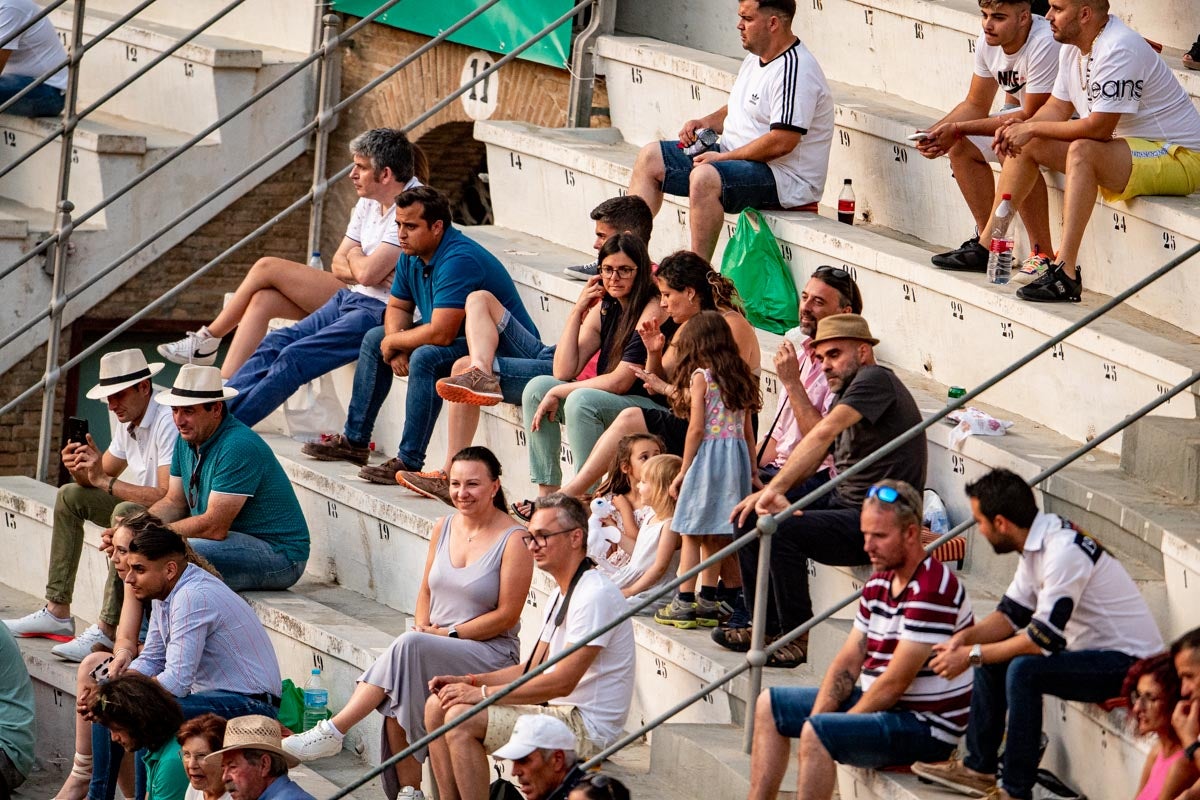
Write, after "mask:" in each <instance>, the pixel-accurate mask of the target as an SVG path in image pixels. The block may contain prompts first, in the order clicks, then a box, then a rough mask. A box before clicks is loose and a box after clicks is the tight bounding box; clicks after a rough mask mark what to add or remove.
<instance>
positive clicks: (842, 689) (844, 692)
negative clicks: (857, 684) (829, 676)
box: [829, 669, 854, 706]
mask: <svg viewBox="0 0 1200 800" xmlns="http://www.w3.org/2000/svg"><path fill="white" fill-rule="evenodd" d="M829 689H830V694H831V695H833V700H834V701H835V702H836V704H837V705H838V706H841V704H842V703H844V702H846V700H848V699H849V698H850V693H851V692H853V691H854V676H853V675H851V674H850V671H849V670H845V669H844V670H842V671H841V672H839V673H838V674H837V675H834V676H833V684H832V685H831V686H830V687H829Z"/></svg>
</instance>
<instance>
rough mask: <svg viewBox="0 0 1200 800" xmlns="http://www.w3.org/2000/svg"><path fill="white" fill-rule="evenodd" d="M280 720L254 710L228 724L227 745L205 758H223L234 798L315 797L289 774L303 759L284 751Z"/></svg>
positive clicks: (227, 785)
mask: <svg viewBox="0 0 1200 800" xmlns="http://www.w3.org/2000/svg"><path fill="white" fill-rule="evenodd" d="M281 740H282V737H281V734H280V730H279V723H278V722H276V721H275V720H273V719H271V718H270V717H263V716H259V715H257V714H251V715H249V716H246V717H234V718H233V719H231V720H229V722H228V724H226V726H225V742H224V744H225V746H224V747H222V748H221V749H220V750H217V751H215V752H213V753H210V754H209V755H208V757H207V758H206V759H205V760H206V761H207V760H212V759H218V760H220V762H221V777H222V779H223V780H224V781H225V788H226V789H227V790H228V791H229V794H230V796H231V797H233V800H315V798H313V796H312V795H311V794H309V793H308V792H306V791H304V790H303V789H301V788H300V787H299V786H298V785H297V784H295V783H293V782H292V779H291V778H289V777H288V774H287V772H288V769H290V768H291V767H295V766H297V765H299V763H300V759H298V758H296V757H295V756H293V755H289V754H288V753H286V752H284V749H283V748H282V747H280V741H281Z"/></svg>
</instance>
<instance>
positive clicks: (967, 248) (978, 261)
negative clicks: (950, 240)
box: [929, 236, 988, 272]
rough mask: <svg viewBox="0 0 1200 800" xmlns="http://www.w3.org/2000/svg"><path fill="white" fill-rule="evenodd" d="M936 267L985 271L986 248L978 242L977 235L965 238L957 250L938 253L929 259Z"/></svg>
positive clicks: (986, 261)
mask: <svg viewBox="0 0 1200 800" xmlns="http://www.w3.org/2000/svg"><path fill="white" fill-rule="evenodd" d="M929 260H930V261H932V262H933V265H934V266H935V267H937V268H938V269H948V270H953V271H955V272H987V263H988V250H987V248H986V247H984V246H983V245H981V244H980V243H979V237H978V236H973V237H972V238H970V239H967V240H966V241H965V242H963V243H962V245H960V246H959V248H958V249H957V250H951V251H949V252H947V253H938V254H937V255H936V256H934V257H933V258H931V259H929Z"/></svg>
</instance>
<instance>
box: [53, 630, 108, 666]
mask: <svg viewBox="0 0 1200 800" xmlns="http://www.w3.org/2000/svg"><path fill="white" fill-rule="evenodd" d="M98 644H102V645H104V646H105V647H107V648H108V649H109V650H111V649H112V648H113V640H112V639H110V638H108V637H107V636H105V635H104V631H102V630H100V626H99V625H93V626H91V627H90V628H88V629H87V630H86V631H84V632H83V633H81V634H79V635H78V636H76V637H75V638H74V639H72V640H71V641H69V642H63V643H62V644H59V645H55V646H54V647H51V648H50V652H51V653H53V654H54V655H56V656H58V657H59V658H62V659H65V660H67V661H74V662H76V663H79V662H80V661H83V660H84V659H85V658H87V657H88V656H89V655H90V654H91V653H92V651H93V650H94V649H95V647H96V645H98Z"/></svg>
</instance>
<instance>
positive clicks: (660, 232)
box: [475, 122, 1200, 453]
mask: <svg viewBox="0 0 1200 800" xmlns="http://www.w3.org/2000/svg"><path fill="white" fill-rule="evenodd" d="M475 130H476V137H477V138H479V139H481V140H482V141H484V142H486V143H487V145H488V151H489V156H488V161H489V165H490V166H489V180H490V185H491V188H492V193H493V197H495V198H496V199H497V202H496V222H497V224H498V225H501V226H503V227H505V228H514V229H517V230H520V231H523V232H525V233H530V234H533V235H535V236H540V237H543V238H547V239H550V240H552V241H554V242H555V243H557V244H562V245H565V246H568V247H575V248H577V249H582V248H583V247H585V246H586V245H585V244H583V242H582V241H581V240H583V239H585V238H586V236H585V234H586V232H587V228H585V227H584V226H581V225H580V224H579V223H578V221H577V220H581V219H585V218H586V215H587V213H588V212H589V211H590V210H591V208H592V207H594V206H595V205H596V204H597V203H599V202H600V201H601V200H603V199H605V198H606V197H610V196H613V195H615V194H617V193H618V192H619V191H621V190H623V187H625V186H627V185H628V182H629V175H630V167H631V165H632V163H633V158H634V148H633V147H632V146H630V145H628V144H627V143H624V142H623V141H621V140H620V138H619V135H618V134H617V132H616V131H613V130H610V129H596V130H585V129H543V128H537V127H535V126H531V125H527V124H525V123H519V122H477V123H476V129H475ZM518 198H520V199H521V200H522V201H523V202H526V203H527V205H529V206H533V207H532V208H530V209H529V211H528V212H523V211H516V210H515V209H516V208H517V205H516V201H517V199H518ZM505 200H509V201H511V202H507V203H506V202H504V201H505ZM681 200H682V203H683V204H681ZM685 203H686V200H684V199H681V198H667V200H666V202H664V204H663V208H662V211H661V212H660V213H659V215H658V218H657V220H656V222H657V225H656V228H655V233H654V237H653V241H652V243H651V253H652V255H654V256H656V257H659V258H661V257H662V255H665V254H666V253H669V252H671V251H672V250H674V249H677V248H679V247H682V246H686V218H687V208H686V205H685ZM506 208H507V209H510V210H507V211H506V210H505V209H506ZM767 219H768V222H769V224H770V225H771V226H772V228H773V232H774V234H775V236H776V238H777V239H778V240H779V243H780V247H781V249H782V251H783V253H784V256H785V259H786V260H787V261H788V262H789V264H790V266H791V269H792V273H793V276H794V277H795V279H796V281H797V285H798V286H803V284H804V282H805V281H806V280H807V277H808V274H809V273H810V272H811V271H812V269H813V268H815V267H816V266H817V265H819V264H822V263H833V264H841V265H843V266H844V267H845V268H846V269H848V270H850V271H852V272H853V273H854V274H855V275H856V277H857V279H858V282H859V284H860V286H861V288H862V291H863V296H864V298H865V309H864V314H865V315H866V317H867V318H868V319H869V320H870V322H871V324H872V330H873V331H874V333H875V335H876V336H877V337H878V338H880V339H881V340H882V344H881V345H880V346H879V348H878V352H879V354H880V355H881V357H882V358H883V359H884V360H886V361H888V362H890V363H892V364H894V365H896V366H899V367H902V368H904V369H907V370H910V371H913V372H919V373H921V374H924V375H927V376H929V377H931V378H934V379H936V380H938V381H939V382H941V383H944V384H946V385H958V386H967V387H970V386H973V385H975V384H976V383H978V382H980V381H982V380H984V379H985V378H988V377H990V376H991V375H993V374H994V373H995V372H997V371H999V370H1000V369H1001V368H1002V367H1004V366H1006V365H1008V364H1009V363H1011V362H1012V361H1013V360H1015V359H1016V358H1017V357H1019V356H1021V355H1023V354H1024V353H1025V352H1027V351H1028V350H1029V349H1031V348H1032V347H1033V346H1035V345H1037V344H1039V343H1041V342H1044V341H1045V339H1046V338H1047V337H1048V336H1050V335H1053V334H1056V333H1058V332H1059V331H1061V330H1062V329H1063V328H1065V327H1066V326H1067V325H1068V324H1069V323H1070V322H1073V321H1075V320H1077V319H1079V318H1080V317H1082V316H1083V315H1084V314H1086V313H1087V311H1088V310H1089V309H1091V308H1095V306H1096V305H1098V304H1099V303H1100V302H1102V299H1101V298H1099V297H1097V296H1096V295H1091V294H1089V296H1088V297H1087V298H1085V300H1084V302H1083V303H1080V304H1077V305H1075V304H1067V305H1065V306H1064V305H1050V306H1047V305H1044V304H1031V303H1024V302H1022V301H1020V300H1017V299H1016V298H1015V297H1014V296H1013V294H1012V289H1011V288H1008V287H996V286H991V285H989V284H986V283H985V281H984V280H983V276H974V275H967V276H964V275H962V274H959V273H950V272H945V271H943V270H937V269H934V268H933V267H932V266H931V265H930V264H929V262H928V256H929V252H928V251H927V250H925V249H922V248H920V247H917V246H914V245H912V244H910V243H907V242H905V241H901V240H899V239H897V238H894V237H893V236H891V235H886V233H887V232H886V231H882V230H881V229H876V228H871V227H868V226H861V225H859V226H847V225H841V224H838V223H836V222H834V221H832V220H829V219H826V218H824V217H819V216H816V215H813V214H803V213H794V212H771V213H768V214H767ZM727 220H728V222H729V225H727V227H732V223H733V217H732V216H727ZM719 261H720V259H719V257H718V258H717V262H718V263H719ZM884 309H886V311H885V310H884ZM916 331H920V332H921V333H920V334H919V335H914V334H915V332H916ZM963 341H975V342H979V343H980V347H979V348H977V349H976V348H964V347H962V346H961V343H962V342H963ZM985 343H987V344H985ZM1198 354H1200V338H1198V337H1196V336H1195V335H1193V334H1191V333H1187V332H1184V331H1181V330H1179V329H1177V328H1173V327H1171V326H1170V325H1165V324H1163V322H1162V321H1160V320H1155V319H1152V318H1150V317H1149V316H1147V315H1146V314H1141V313H1139V312H1137V311H1135V310H1134V309H1132V308H1121V309H1118V310H1117V311H1116V312H1112V313H1110V314H1109V315H1108V316H1107V317H1105V318H1104V319H1101V320H1099V321H1097V322H1096V323H1095V324H1093V325H1092V326H1090V328H1089V329H1088V330H1086V331H1084V332H1081V333H1079V334H1076V335H1075V336H1073V337H1072V338H1071V339H1069V340H1067V341H1066V342H1065V343H1063V344H1062V345H1061V346H1060V347H1058V348H1056V349H1055V350H1054V351H1053V352H1049V353H1045V354H1043V355H1042V356H1041V357H1040V358H1039V359H1037V360H1036V361H1035V362H1034V363H1033V364H1031V365H1029V366H1027V367H1025V368H1024V369H1023V370H1022V371H1021V373H1019V374H1018V375H1017V376H1016V378H1015V379H1012V380H1009V381H1006V382H1004V383H1001V384H1000V385H999V386H997V387H996V388H994V389H992V390H990V391H989V392H988V393H987V394H986V395H985V399H986V400H987V401H988V402H991V403H994V404H996V405H998V406H1002V407H1006V408H1010V409H1020V410H1021V411H1022V413H1024V414H1026V415H1028V416H1030V417H1032V418H1033V419H1034V420H1036V421H1037V422H1040V423H1042V424H1045V425H1047V426H1049V427H1051V428H1052V429H1054V430H1057V431H1060V432H1062V433H1064V434H1066V435H1067V436H1069V437H1070V438H1072V439H1075V440H1078V441H1083V440H1086V439H1088V438H1090V437H1092V436H1094V435H1095V434H1096V433H1097V432H1099V431H1100V430H1103V429H1104V428H1106V427H1108V426H1109V425H1110V424H1112V423H1113V422H1115V421H1116V420H1117V419H1119V418H1120V417H1121V416H1122V415H1124V414H1125V413H1127V412H1128V411H1129V410H1131V409H1133V408H1136V407H1138V406H1140V405H1142V404H1143V403H1145V402H1147V401H1148V400H1150V399H1151V398H1153V397H1155V396H1156V395H1157V394H1158V393H1161V392H1163V391H1165V389H1166V387H1169V386H1172V385H1174V384H1175V383H1178V382H1179V381H1181V380H1183V378H1184V377H1186V376H1187V375H1189V374H1190V373H1191V371H1192V367H1191V365H1192V364H1194V363H1195V362H1196V360H1197V355H1198ZM1034 397H1054V398H1056V401H1055V402H1052V403H1050V402H1031V398H1034ZM1159 413H1160V414H1162V415H1164V416H1178V417H1183V418H1194V417H1195V416H1196V405H1195V394H1194V393H1190V394H1189V395H1188V396H1187V397H1181V398H1179V399H1177V400H1174V401H1172V402H1171V403H1170V404H1168V405H1167V406H1164V407H1163V408H1162V409H1161V410H1160V412H1159ZM1119 445H1120V440H1119V437H1117V438H1115V439H1113V440H1111V441H1109V442H1108V443H1107V444H1106V445H1104V446H1105V447H1106V449H1108V450H1109V451H1110V452H1114V453H1115V452H1117V451H1118V449H1119Z"/></svg>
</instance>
